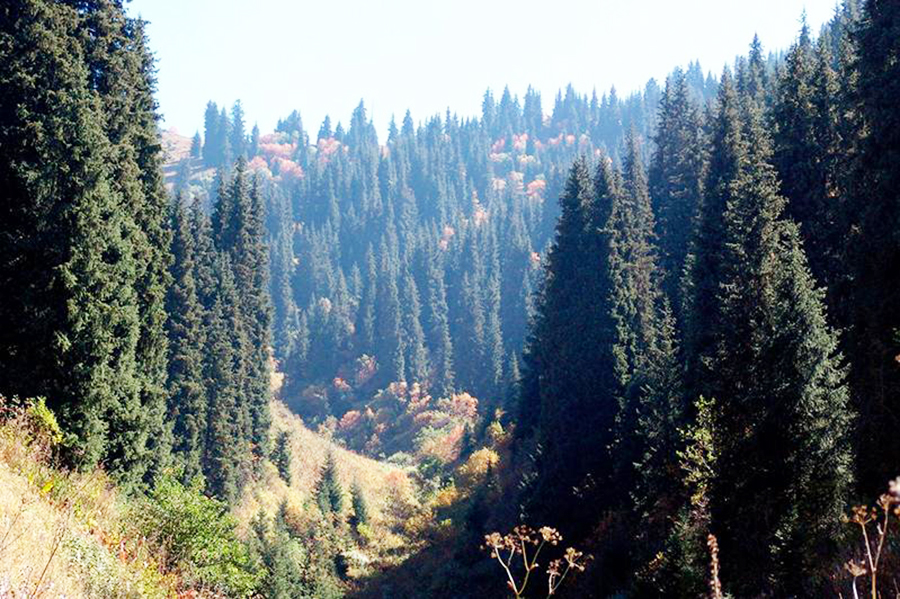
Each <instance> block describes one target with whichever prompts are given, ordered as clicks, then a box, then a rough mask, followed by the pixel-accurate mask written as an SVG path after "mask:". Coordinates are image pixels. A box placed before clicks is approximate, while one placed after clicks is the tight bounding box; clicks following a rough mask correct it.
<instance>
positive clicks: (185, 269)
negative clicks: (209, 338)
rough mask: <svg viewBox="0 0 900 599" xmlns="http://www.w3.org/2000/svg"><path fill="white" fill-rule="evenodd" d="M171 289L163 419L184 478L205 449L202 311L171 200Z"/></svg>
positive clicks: (178, 202)
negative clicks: (166, 399)
mask: <svg viewBox="0 0 900 599" xmlns="http://www.w3.org/2000/svg"><path fill="white" fill-rule="evenodd" d="M172 230H173V233H174V234H173V237H172V256H173V262H172V268H171V273H172V286H171V287H169V290H168V295H167V298H166V311H167V312H168V315H169V318H168V321H167V323H166V327H167V330H168V335H169V346H170V352H169V368H168V393H169V410H168V412H169V415H168V417H169V420H170V421H171V422H172V424H173V427H174V431H173V432H174V447H173V449H174V451H175V453H176V455H177V456H178V460H179V462H180V464H181V465H182V466H183V468H184V473H183V476H184V480H185V481H190V480H193V478H194V477H195V476H196V475H198V474H200V473H201V468H202V463H201V460H202V457H203V455H204V453H205V451H206V447H205V443H206V428H207V424H206V417H207V414H206V410H207V405H206V401H207V398H206V388H205V381H204V377H203V352H204V349H205V343H206V341H205V337H206V331H205V329H204V326H203V321H204V309H203V306H202V305H201V304H200V301H199V299H198V297H197V288H196V283H195V280H194V275H195V269H196V262H195V248H194V237H193V234H192V232H191V222H190V220H189V218H188V215H187V213H186V211H185V209H184V206H183V204H182V199H181V197H177V198H176V199H175V202H174V204H173V206H172Z"/></svg>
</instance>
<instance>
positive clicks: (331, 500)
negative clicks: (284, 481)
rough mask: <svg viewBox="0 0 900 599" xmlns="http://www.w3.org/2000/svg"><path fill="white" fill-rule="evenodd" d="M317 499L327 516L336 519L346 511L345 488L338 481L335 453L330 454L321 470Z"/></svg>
mask: <svg viewBox="0 0 900 599" xmlns="http://www.w3.org/2000/svg"><path fill="white" fill-rule="evenodd" d="M316 501H317V502H318V504H319V509H320V510H321V511H322V514H323V515H324V516H326V517H331V518H332V519H335V518H337V517H338V516H340V514H341V512H343V511H344V490H343V489H342V488H341V483H340V481H338V474H337V463H336V462H335V461H334V454H331V453H329V454H328V458H327V459H326V460H325V464H324V465H323V466H322V470H321V471H320V474H319V482H318V483H317V484H316ZM333 521H336V520H333Z"/></svg>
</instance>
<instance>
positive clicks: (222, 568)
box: [132, 475, 261, 597]
mask: <svg viewBox="0 0 900 599" xmlns="http://www.w3.org/2000/svg"><path fill="white" fill-rule="evenodd" d="M202 489H203V483H202V482H201V481H200V480H199V479H194V481H193V482H192V483H191V484H190V485H189V486H185V485H182V484H181V483H180V482H178V481H177V480H176V479H175V478H173V477H171V476H168V475H163V476H161V477H159V478H157V480H156V486H155V487H154V489H153V492H152V493H151V494H150V495H149V496H148V497H147V499H146V500H144V501H142V502H140V504H139V508H138V509H135V510H134V512H133V514H132V517H133V518H134V520H135V521H136V523H137V526H138V527H139V529H140V530H141V531H142V532H143V534H144V535H145V536H146V538H147V539H149V540H150V542H152V543H153V544H154V545H156V546H158V547H159V549H160V551H159V555H160V558H161V559H163V560H165V564H166V566H167V567H168V568H169V569H170V570H176V569H177V571H178V572H179V573H181V575H182V576H183V577H184V580H185V582H186V583H188V584H195V585H197V586H201V587H205V588H207V589H209V590H211V591H212V592H215V593H221V594H224V595H227V596H229V597H248V596H251V595H252V594H253V592H254V590H255V589H256V588H257V586H258V585H259V582H260V578H261V577H260V573H259V570H258V569H257V568H255V567H254V564H253V563H252V561H251V556H250V553H249V552H248V550H247V546H246V545H245V544H244V543H243V542H241V541H240V540H239V539H238V538H237V534H236V528H237V522H236V521H235V520H234V518H233V517H232V516H231V515H230V514H229V513H228V505H227V504H225V503H224V502H221V501H217V500H215V499H210V498H208V497H204V496H203V493H202Z"/></svg>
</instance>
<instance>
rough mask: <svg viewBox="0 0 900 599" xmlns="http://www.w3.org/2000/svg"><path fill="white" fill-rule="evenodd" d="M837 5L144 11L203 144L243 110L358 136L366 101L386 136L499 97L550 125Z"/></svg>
mask: <svg viewBox="0 0 900 599" xmlns="http://www.w3.org/2000/svg"><path fill="white" fill-rule="evenodd" d="M834 7H835V0H753V1H751V2H748V1H744V0H554V1H552V2H551V1H549V0H544V1H537V0H518V1H515V2H513V1H509V0H452V1H445V0H316V1H314V0H254V1H253V2H247V1H242V2H239V1H237V0H132V2H131V3H130V5H129V9H128V10H129V12H130V14H132V15H138V14H140V15H142V16H143V17H144V18H145V19H147V20H148V21H150V26H149V34H150V43H151V47H152V48H153V49H154V51H155V53H156V57H157V59H158V62H157V66H158V69H159V73H158V77H159V85H158V87H159V90H158V99H159V102H160V109H161V112H162V113H163V116H164V118H165V126H166V127H175V128H177V129H178V130H179V131H180V132H181V133H183V134H186V135H191V134H193V132H194V131H195V130H197V129H202V126H203V109H204V107H205V106H206V102H207V101H208V100H214V101H216V102H218V103H219V105H220V106H221V105H223V104H225V105H227V106H228V107H229V108H230V106H231V104H232V103H233V102H234V100H235V99H237V98H240V99H241V101H242V102H243V105H244V109H245V112H246V114H247V119H248V121H249V123H251V125H252V123H253V122H254V121H256V122H258V123H259V126H260V129H261V130H262V131H263V132H267V131H271V130H272V129H273V128H274V126H275V123H276V122H277V120H278V119H279V118H281V117H284V116H286V115H287V114H289V113H290V112H291V110H293V109H295V108H296V109H299V110H300V113H301V115H302V117H303V122H304V126H305V127H306V129H307V130H312V132H313V134H315V132H316V131H318V127H319V124H320V123H321V122H322V119H323V118H324V117H325V115H326V114H330V115H331V118H332V121H333V122H334V123H337V121H343V122H344V123H345V125H346V123H347V122H348V121H349V118H350V113H351V111H352V110H353V108H354V107H355V106H356V105H357V104H358V103H359V100H360V99H363V100H365V103H366V107H367V108H368V110H369V116H370V117H372V118H374V121H375V125H376V127H377V128H378V130H379V132H384V131H385V130H386V126H387V123H388V121H389V120H390V118H391V115H392V114H393V115H396V116H397V119H398V121H399V120H400V119H401V118H402V117H403V114H404V112H405V111H406V109H407V108H409V109H411V110H412V115H413V118H414V119H415V120H416V121H417V122H418V121H419V120H422V119H424V118H426V117H428V116H430V115H432V114H435V113H437V112H443V111H444V110H445V109H446V108H447V107H448V106H449V107H450V108H451V109H452V110H453V111H454V112H457V113H458V114H460V115H461V116H468V115H475V114H480V110H481V108H480V107H481V98H482V95H483V93H484V90H485V89H487V88H488V87H490V88H491V89H493V90H494V93H495V96H496V97H497V99H499V96H500V93H501V92H502V90H503V87H504V85H509V87H510V90H511V91H512V92H513V93H515V94H518V95H519V96H520V97H521V96H522V95H524V92H525V90H526V89H527V86H528V85H529V84H531V85H533V86H534V87H535V88H536V89H538V90H539V91H541V93H542V95H543V100H544V110H545V111H548V110H551V109H552V107H553V98H554V96H555V94H556V91H557V90H558V89H560V88H564V87H565V85H566V84H567V83H569V82H571V83H573V84H574V85H575V88H576V90H578V91H579V92H581V93H588V92H590V91H591V90H592V89H594V88H596V89H597V90H598V92H602V91H603V90H606V89H608V88H609V87H610V86H611V85H615V86H616V89H617V90H618V91H619V93H620V94H621V95H625V94H627V93H628V92H631V91H634V90H636V89H640V88H641V87H643V85H644V83H645V82H646V81H647V79H649V78H650V77H656V78H657V79H658V80H660V81H662V80H663V78H664V77H665V75H666V73H668V72H669V71H670V70H671V69H672V68H673V67H675V66H676V65H686V64H687V63H688V62H689V61H691V60H693V59H699V60H700V62H701V64H702V66H703V68H704V70H705V71H710V70H711V71H713V72H714V73H716V74H717V75H718V74H719V73H720V72H721V69H722V67H723V65H724V64H725V63H727V62H731V61H732V60H733V58H734V57H735V55H737V54H743V53H745V52H746V49H747V46H748V44H749V43H750V40H751V39H752V37H753V34H754V32H756V33H758V34H759V36H760V39H761V40H762V43H763V46H764V47H765V49H766V51H767V52H768V51H769V50H777V49H783V48H786V47H787V46H789V45H790V43H791V42H792V41H793V40H794V39H795V37H796V35H797V31H798V29H799V26H800V25H799V23H800V15H801V13H802V12H803V10H804V9H805V10H806V13H807V18H808V21H809V23H810V26H811V28H812V30H813V32H814V33H817V32H818V30H819V27H820V26H821V25H822V24H823V23H824V22H826V21H827V20H828V19H830V18H831V16H832V14H833V13H834Z"/></svg>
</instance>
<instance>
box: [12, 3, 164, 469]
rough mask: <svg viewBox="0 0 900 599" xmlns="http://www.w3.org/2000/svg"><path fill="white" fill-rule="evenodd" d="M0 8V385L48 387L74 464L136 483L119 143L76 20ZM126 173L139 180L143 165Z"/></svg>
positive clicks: (140, 454) (52, 7) (128, 220)
mask: <svg viewBox="0 0 900 599" xmlns="http://www.w3.org/2000/svg"><path fill="white" fill-rule="evenodd" d="M5 11H6V14H5V17H4V18H3V19H2V21H0V34H2V37H3V39H4V43H3V44H2V49H0V63H2V65H0V84H2V87H3V90H4V93H3V94H2V99H0V114H2V116H0V119H2V126H0V148H2V149H0V182H2V188H3V190H4V193H5V195H6V200H5V201H4V202H3V207H2V208H0V249H2V258H0V282H2V284H3V288H4V294H5V299H4V301H3V302H2V307H0V331H2V332H0V356H2V357H0V371H2V374H0V389H2V392H3V394H4V395H15V394H18V395H20V396H23V397H34V396H39V395H42V396H46V397H47V398H48V400H49V402H50V407H51V408H52V409H53V410H54V412H56V414H57V416H58V417H59V419H60V424H61V425H62V427H63V428H64V430H66V431H67V432H68V434H69V435H71V439H70V440H71V442H70V443H69V444H68V447H70V448H71V449H72V450H73V452H72V453H71V454H70V456H69V457H70V460H71V461H72V462H75V463H77V464H79V465H83V466H86V467H92V466H94V465H95V464H97V463H98V462H99V461H101V460H104V461H108V462H109V467H110V470H111V471H112V472H114V473H115V474H116V475H117V476H120V477H122V478H123V479H125V480H126V481H127V482H136V481H137V480H139V478H140V476H141V475H142V474H143V471H142V469H141V466H143V467H146V461H145V458H146V455H147V454H146V452H147V449H146V447H147V432H148V431H147V428H146V426H145V422H146V421H145V416H144V415H143V414H142V411H141V391H142V388H143V381H142V380H141V375H140V372H139V370H138V364H137V362H136V358H137V352H138V343H139V341H140V336H141V326H142V315H141V311H140V308H139V300H138V298H137V295H136V287H137V284H138V282H139V270H138V269H139V267H138V265H136V264H135V258H136V257H135V250H134V248H133V247H132V245H131V243H130V239H131V236H132V235H133V234H134V233H135V232H136V227H137V225H136V222H135V214H134V212H133V210H134V209H135V208H136V206H133V205H131V204H128V203H126V202H125V198H124V197H123V196H122V194H121V190H120V188H119V185H117V184H115V183H114V182H113V180H112V172H111V169H110V166H109V165H110V162H111V161H112V160H113V154H114V151H115V150H116V149H117V148H116V147H115V145H114V144H112V143H111V142H110V141H109V140H108V138H107V137H106V135H105V133H106V132H105V131H104V130H103V129H102V123H104V122H105V119H106V115H105V113H104V108H105V107H104V103H103V100H102V98H101V97H100V94H99V92H98V91H97V90H95V89H92V88H91V87H90V85H89V82H90V77H89V70H88V65H87V64H86V60H85V54H86V51H87V50H86V48H85V47H84V45H83V41H82V37H81V35H80V28H81V27H82V25H83V21H82V19H83V18H84V16H83V15H81V14H80V13H78V12H77V11H75V10H74V9H73V8H71V7H69V6H65V5H60V4H48V3H45V2H41V1H37V0H33V1H28V2H23V3H19V5H17V6H16V7H7V8H6V9H5ZM36 132H40V134H37V133H36ZM132 166H134V165H132ZM131 175H133V176H131V177H130V178H129V180H128V184H130V185H133V184H135V183H136V181H135V177H136V176H138V173H135V172H134V171H132V173H131ZM111 442H115V445H113V444H112V443H111ZM135 464H136V465H137V467H136V468H135V469H134V471H126V470H127V469H128V467H129V466H130V465H135Z"/></svg>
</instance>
